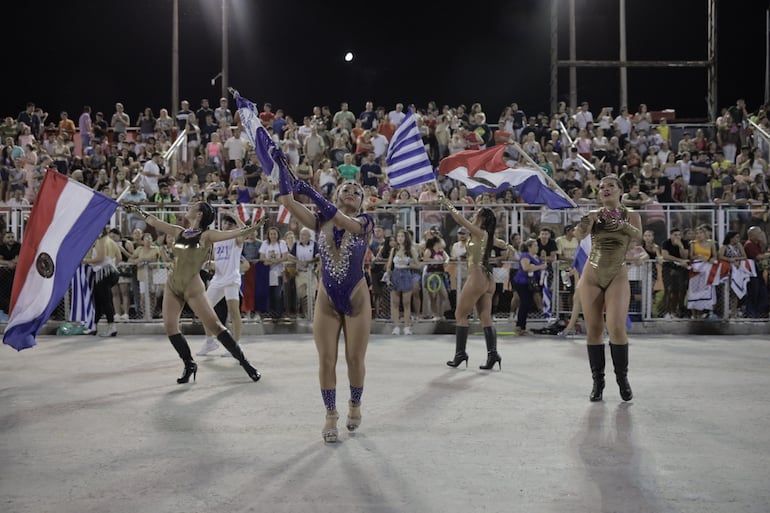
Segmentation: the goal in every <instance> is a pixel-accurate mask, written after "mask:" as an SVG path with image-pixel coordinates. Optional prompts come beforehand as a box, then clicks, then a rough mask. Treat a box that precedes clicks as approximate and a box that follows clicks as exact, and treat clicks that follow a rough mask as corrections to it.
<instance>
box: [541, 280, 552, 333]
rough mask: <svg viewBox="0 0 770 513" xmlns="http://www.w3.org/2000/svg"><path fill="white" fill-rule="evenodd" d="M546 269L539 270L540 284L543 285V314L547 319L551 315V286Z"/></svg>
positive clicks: (550, 317)
mask: <svg viewBox="0 0 770 513" xmlns="http://www.w3.org/2000/svg"><path fill="white" fill-rule="evenodd" d="M549 281H551V280H550V279H549V273H548V271H540V285H541V286H542V287H543V316H544V317H545V318H546V319H548V320H549V321H550V320H551V319H552V317H553V309H552V308H551V287H550V286H549V284H548V282H549Z"/></svg>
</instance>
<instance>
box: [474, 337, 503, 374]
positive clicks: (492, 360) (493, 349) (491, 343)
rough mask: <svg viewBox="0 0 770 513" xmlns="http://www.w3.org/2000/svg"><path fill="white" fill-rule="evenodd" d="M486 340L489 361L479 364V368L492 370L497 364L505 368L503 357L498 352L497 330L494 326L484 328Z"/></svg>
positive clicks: (501, 368)
mask: <svg viewBox="0 0 770 513" xmlns="http://www.w3.org/2000/svg"><path fill="white" fill-rule="evenodd" d="M484 340H485V341H486V343H487V363H485V364H484V365H479V369H481V370H490V369H492V368H493V367H494V366H495V364H497V365H498V367H499V368H500V370H503V359H502V357H501V356H500V354H499V353H498V352H497V331H496V330H495V327H494V326H487V327H486V328H484Z"/></svg>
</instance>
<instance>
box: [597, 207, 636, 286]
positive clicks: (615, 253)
mask: <svg viewBox="0 0 770 513" xmlns="http://www.w3.org/2000/svg"><path fill="white" fill-rule="evenodd" d="M603 210H604V209H600V210H599V213H600V217H601V212H602V211H603ZM621 211H622V215H621V219H622V220H623V221H625V222H628V210H627V209H625V208H622V209H621ZM630 242H631V236H630V235H629V234H628V233H627V232H626V231H625V230H623V229H619V230H615V231H608V230H606V229H605V224H604V223H601V222H599V221H598V220H597V222H595V223H594V225H593V228H591V254H590V255H589V257H588V263H589V264H590V265H591V267H593V269H594V270H595V271H596V277H597V279H598V281H599V287H601V288H602V289H606V288H607V287H608V286H609V285H610V283H611V282H612V279H613V278H615V275H616V274H617V273H618V271H619V270H620V269H621V267H623V265H624V264H625V261H626V250H627V249H628V244H629V243H630Z"/></svg>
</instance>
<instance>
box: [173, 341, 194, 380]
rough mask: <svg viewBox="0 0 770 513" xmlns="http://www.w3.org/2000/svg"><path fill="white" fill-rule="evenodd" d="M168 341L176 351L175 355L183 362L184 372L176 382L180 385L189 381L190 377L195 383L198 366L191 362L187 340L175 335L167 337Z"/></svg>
mask: <svg viewBox="0 0 770 513" xmlns="http://www.w3.org/2000/svg"><path fill="white" fill-rule="evenodd" d="M168 339H169V340H170V341H171V345H172V346H174V349H176V352H177V354H179V357H180V358H181V359H182V361H183V362H184V371H183V372H182V376H181V377H180V378H179V379H177V380H176V382H177V383H179V384H180V385H181V384H182V383H187V382H188V381H190V376H192V378H193V381H195V376H196V375H197V374H198V364H197V363H195V362H194V361H193V357H192V353H191V352H190V346H189V345H187V340H186V339H185V338H184V335H182V334H181V333H177V334H176V335H169V337H168Z"/></svg>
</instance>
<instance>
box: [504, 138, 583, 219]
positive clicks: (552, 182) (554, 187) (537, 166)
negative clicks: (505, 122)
mask: <svg viewBox="0 0 770 513" xmlns="http://www.w3.org/2000/svg"><path fill="white" fill-rule="evenodd" d="M513 147H514V148H516V150H517V151H518V152H519V155H521V156H523V157H524V160H526V161H527V162H528V163H529V164H530V165H531V166H532V167H534V168H535V169H537V170H538V171H539V172H540V174H541V175H543V178H545V181H546V182H547V183H548V186H549V187H550V188H551V190H554V191H556V192H558V193H559V194H561V196H562V197H563V198H564V199H566V200H567V201H568V202H569V203H570V205H572V207H573V208H577V203H575V202H574V201H573V200H572V198H570V197H569V195H568V194H567V193H566V192H564V189H562V188H561V187H559V184H557V183H556V181H555V180H554V179H553V178H551V177H550V176H548V173H546V172H545V169H543V168H542V167H540V164H538V163H537V162H535V161H534V160H532V157H530V156H529V155H527V152H525V151H524V150H523V149H522V147H521V146H519V143H518V142H516V141H513Z"/></svg>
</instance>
